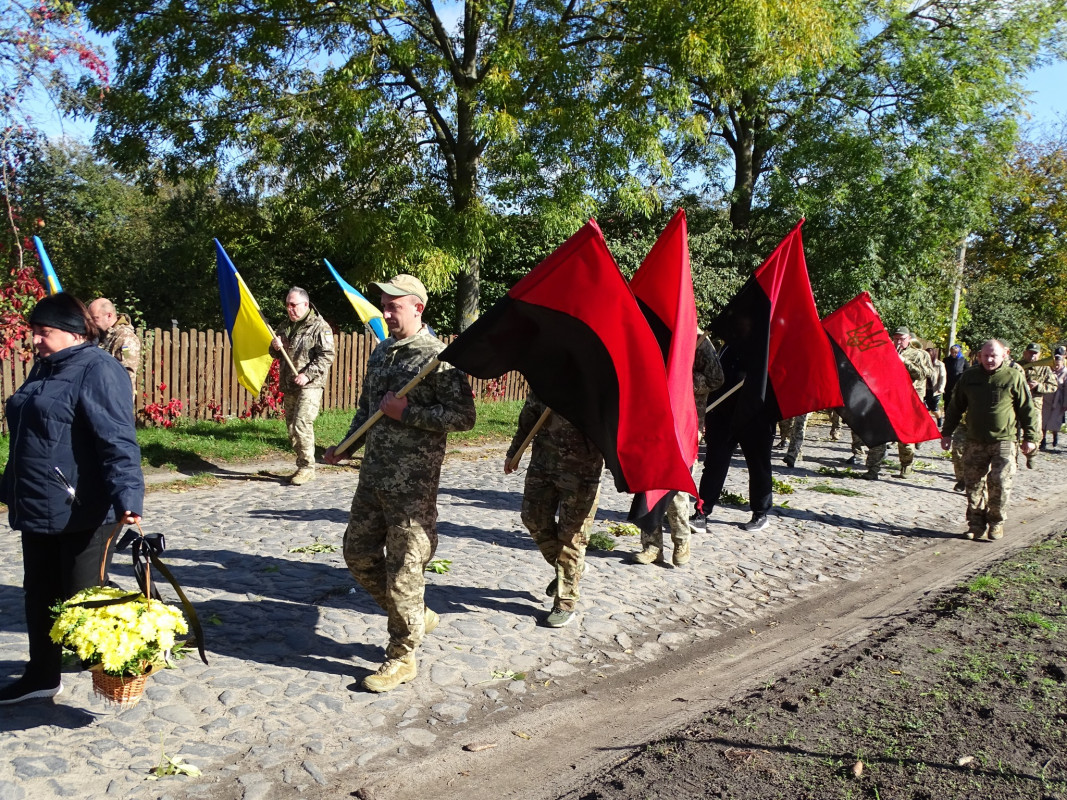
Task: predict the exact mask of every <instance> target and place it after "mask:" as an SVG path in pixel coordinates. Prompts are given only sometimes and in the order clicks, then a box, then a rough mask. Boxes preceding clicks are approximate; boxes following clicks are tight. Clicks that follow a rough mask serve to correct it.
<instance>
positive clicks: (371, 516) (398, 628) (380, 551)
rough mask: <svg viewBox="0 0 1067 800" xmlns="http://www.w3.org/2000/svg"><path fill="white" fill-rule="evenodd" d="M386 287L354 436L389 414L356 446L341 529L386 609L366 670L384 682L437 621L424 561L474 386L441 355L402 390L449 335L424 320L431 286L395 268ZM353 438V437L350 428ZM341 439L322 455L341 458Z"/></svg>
mask: <svg viewBox="0 0 1067 800" xmlns="http://www.w3.org/2000/svg"><path fill="white" fill-rule="evenodd" d="M375 285H376V286H377V287H378V288H380V289H381V290H382V311H383V314H384V317H385V324H386V325H387V326H388V328H389V334H390V336H389V338H387V339H386V340H385V341H384V342H382V343H381V344H379V345H378V346H377V347H376V348H374V352H373V353H371V356H370V360H369V361H368V363H367V375H366V378H365V379H364V382H363V387H362V389H361V391H360V395H359V406H358V408H357V410H356V415H355V417H354V418H353V420H352V425H351V426H350V428H349V432H348V435H349V436H351V435H352V434H353V433H355V432H356V430H358V429H359V427H360V426H361V425H363V423H364V422H366V421H367V420H368V419H369V418H370V416H371V415H372V414H373V413H374V412H375V411H378V410H381V411H382V413H383V414H384V415H385V416H384V417H383V418H382V419H381V420H379V421H378V422H377V423H376V424H375V425H374V426H373V427H371V428H370V430H368V431H367V432H366V433H365V434H364V435H363V436H362V437H360V439H358V440H357V441H356V442H355V443H354V444H353V445H352V447H351V450H352V451H353V452H354V451H355V450H356V449H358V448H359V447H361V446H365V449H364V454H363V462H362V464H361V466H360V470H359V483H358V484H357V485H356V493H355V496H354V497H353V498H352V510H351V513H350V514H349V518H348V527H347V528H346V529H345V536H344V556H345V563H347V564H348V568H349V570H351V572H352V574H353V575H354V576H355V578H356V580H357V581H358V582H359V584H360V585H361V586H362V587H363V588H364V589H366V590H367V592H368V593H369V594H370V596H371V597H372V598H374V601H375V602H376V603H377V604H378V605H379V606H381V607H382V608H383V609H384V610H385V612H386V614H387V615H388V618H389V619H388V631H389V645H388V647H387V648H386V651H385V656H386V660H385V663H383V664H382V666H381V667H380V668H379V669H378V671H377V672H375V673H374V674H372V675H368V676H367V677H366V678H364V679H363V686H364V688H366V689H368V690H369V691H372V692H387V691H389V690H390V689H394V688H396V687H397V686H399V685H400V684H402V683H407V682H408V681H411V680H413V679H414V678H415V676H416V673H417V667H416V662H415V649H416V648H417V647H418V646H419V644H420V642H421V641H422V638H423V635H424V634H425V633H428V632H429V631H431V630H433V629H434V628H435V627H437V623H438V616H437V614H435V613H434V612H433V611H431V610H430V609H428V608H426V605H425V602H424V591H425V587H426V583H425V577H424V573H423V570H424V569H425V567H426V564H427V563H429V561H430V559H431V558H433V554H434V551H435V550H436V549H437V488H438V484H439V483H440V478H441V464H442V462H443V461H444V458H445V441H446V437H447V435H448V433H449V432H450V431H466V430H470V429H471V428H473V427H474V419H475V412H474V395H473V394H472V392H471V387H470V383H468V381H467V378H466V376H465V375H464V374H463V373H462V372H460V371H459V370H457V369H456V368H455V367H452V366H450V365H449V364H444V363H442V364H440V365H439V366H438V367H437V368H436V369H435V370H434V371H432V372H431V373H430V374H429V375H427V376H426V378H425V379H424V380H423V381H422V382H420V383H419V384H418V385H416V386H415V387H414V388H413V389H411V391H410V392H408V394H407V395H405V396H404V397H397V396H396V393H397V392H398V391H399V390H400V389H402V388H404V386H405V385H407V383H408V382H409V381H410V380H411V379H412V378H414V377H415V376H416V375H418V374H419V372H421V371H422V369H423V368H424V367H426V366H427V365H429V364H430V362H431V361H433V360H434V359H436V357H437V355H438V353H440V352H441V351H442V350H443V349H444V345H443V344H442V343H441V342H440V341H439V340H438V339H437V338H436V337H435V336H433V335H432V334H431V333H430V332H429V331H428V330H427V329H426V326H425V325H424V324H423V322H422V312H423V310H424V309H425V307H426V287H424V286H423V285H422V282H421V281H420V280H419V279H418V278H415V277H413V276H411V275H397V276H396V277H394V278H392V279H391V280H390V281H388V282H386V283H377V284H375ZM346 438H347V437H346ZM340 458H341V457H340V456H339V455H338V453H337V448H336V447H330V448H329V449H327V451H326V453H325V454H324V455H323V460H324V461H326V463H328V464H336V463H338V462H339V461H340Z"/></svg>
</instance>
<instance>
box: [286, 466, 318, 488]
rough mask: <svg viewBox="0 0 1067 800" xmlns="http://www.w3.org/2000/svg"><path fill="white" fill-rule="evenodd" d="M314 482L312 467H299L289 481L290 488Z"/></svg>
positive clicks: (313, 469)
mask: <svg viewBox="0 0 1067 800" xmlns="http://www.w3.org/2000/svg"><path fill="white" fill-rule="evenodd" d="M313 480H315V468H314V467H301V468H300V469H298V470H297V471H296V472H294V473H293V477H291V478H290V479H289V485H290V486H303V485H304V484H305V483H308V482H310V481H313Z"/></svg>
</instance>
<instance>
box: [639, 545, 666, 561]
mask: <svg viewBox="0 0 1067 800" xmlns="http://www.w3.org/2000/svg"><path fill="white" fill-rule="evenodd" d="M634 561H636V562H637V563H638V564H651V563H652V562H653V561H663V551H662V550H661V549H660V548H658V547H651V546H649V547H646V548H645V549H644V550H642V551H641V552H640V553H637V554H636V555H635V556H634Z"/></svg>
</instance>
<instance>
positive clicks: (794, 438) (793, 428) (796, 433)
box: [782, 414, 808, 469]
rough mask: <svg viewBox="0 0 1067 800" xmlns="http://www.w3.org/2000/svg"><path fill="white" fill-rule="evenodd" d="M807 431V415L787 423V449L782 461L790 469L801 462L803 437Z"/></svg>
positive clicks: (794, 418)
mask: <svg viewBox="0 0 1067 800" xmlns="http://www.w3.org/2000/svg"><path fill="white" fill-rule="evenodd" d="M807 431H808V415H807V414H801V415H800V416H799V417H793V419H791V420H790V421H789V447H788V448H787V449H786V451H785V457H784V458H782V460H783V461H784V462H785V465H786V466H787V467H789V468H790V469H792V468H793V467H795V466H796V463H797V462H798V461H803V452H804V436H805V435H806V434H807Z"/></svg>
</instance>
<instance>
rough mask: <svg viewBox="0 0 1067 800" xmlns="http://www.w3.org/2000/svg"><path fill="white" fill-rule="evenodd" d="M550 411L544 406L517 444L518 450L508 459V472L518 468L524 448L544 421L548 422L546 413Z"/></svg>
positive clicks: (550, 410)
mask: <svg viewBox="0 0 1067 800" xmlns="http://www.w3.org/2000/svg"><path fill="white" fill-rule="evenodd" d="M551 413H552V409H551V408H546V409H545V412H544V413H543V414H542V415H541V418H540V419H539V420H537V422H535V423H534V426H533V428H532V429H531V430H530V433H529V434H528V435H527V436H526V438H525V439H524V440H523V442H522V444H521V445H520V446H519V451H518V452H517V453H515V455H513V456H512V457H511V459H510V460H509V461H508V471H509V472H513V471H515V470H516V469H518V467H519V462H520V461H521V460H522V454H523V453H525V452H526V448H527V447H529V446H530V442H532V441H533V438H534V437H535V436H536V435H537V432H538V431H539V430H541V428H543V427H544V425H545V423H546V422H548V415H549V414H551Z"/></svg>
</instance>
